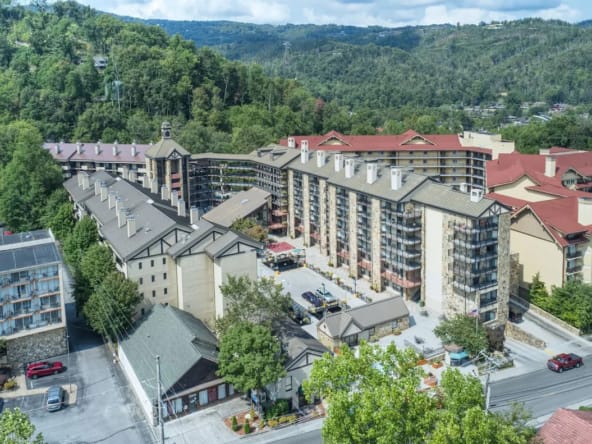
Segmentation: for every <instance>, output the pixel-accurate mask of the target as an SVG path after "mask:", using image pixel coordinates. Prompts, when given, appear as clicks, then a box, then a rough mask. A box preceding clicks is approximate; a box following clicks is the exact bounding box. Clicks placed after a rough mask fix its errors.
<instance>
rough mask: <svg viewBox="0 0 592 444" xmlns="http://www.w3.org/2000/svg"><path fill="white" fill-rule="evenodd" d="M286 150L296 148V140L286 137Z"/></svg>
mask: <svg viewBox="0 0 592 444" xmlns="http://www.w3.org/2000/svg"><path fill="white" fill-rule="evenodd" d="M288 148H296V139H294V138H293V137H288Z"/></svg>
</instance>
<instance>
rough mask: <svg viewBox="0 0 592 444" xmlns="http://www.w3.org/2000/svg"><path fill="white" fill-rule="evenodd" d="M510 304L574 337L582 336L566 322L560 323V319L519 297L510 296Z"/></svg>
mask: <svg viewBox="0 0 592 444" xmlns="http://www.w3.org/2000/svg"><path fill="white" fill-rule="evenodd" d="M510 302H511V303H513V304H514V305H516V306H517V307H520V308H522V309H524V310H526V311H528V312H529V314H530V315H533V316H538V317H541V318H543V319H544V320H546V321H548V322H550V323H552V324H555V325H557V326H559V327H561V328H562V329H564V330H567V331H568V332H569V333H571V334H572V335H576V336H581V335H582V332H581V331H580V330H579V329H577V328H576V327H573V326H571V325H569V324H568V323H567V322H565V321H562V320H561V319H559V318H558V317H556V316H553V315H552V314H551V313H549V312H546V311H545V310H543V309H542V308H539V307H537V306H536V305H533V304H531V303H530V302H528V301H527V300H526V299H522V298H521V297H519V296H512V298H511V300H510Z"/></svg>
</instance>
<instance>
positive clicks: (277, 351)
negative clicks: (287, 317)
mask: <svg viewBox="0 0 592 444" xmlns="http://www.w3.org/2000/svg"><path fill="white" fill-rule="evenodd" d="M285 374H286V370H285V368H284V357H283V354H282V347H281V344H280V341H279V340H278V339H277V338H276V337H274V336H273V334H272V333H271V329H270V328H269V327H267V326H265V325H260V324H253V323H251V322H245V321H241V322H238V323H234V324H233V325H231V326H230V327H229V328H228V329H227V330H226V331H225V333H224V334H223V335H222V336H221V338H220V352H219V353H218V376H220V377H222V378H224V379H225V380H226V381H228V382H230V383H231V384H233V385H234V386H235V387H236V388H237V390H239V391H241V392H244V393H246V392H248V391H249V390H257V391H258V390H261V389H263V388H264V387H265V386H266V385H268V384H271V383H273V382H276V381H277V380H278V379H279V378H281V377H283V376H284V375H285Z"/></svg>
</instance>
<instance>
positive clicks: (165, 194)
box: [160, 184, 169, 200]
mask: <svg viewBox="0 0 592 444" xmlns="http://www.w3.org/2000/svg"><path fill="white" fill-rule="evenodd" d="M160 198H161V199H162V200H169V189H168V188H167V186H166V185H165V184H162V186H161V187H160Z"/></svg>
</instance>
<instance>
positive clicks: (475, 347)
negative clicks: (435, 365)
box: [434, 314, 488, 355]
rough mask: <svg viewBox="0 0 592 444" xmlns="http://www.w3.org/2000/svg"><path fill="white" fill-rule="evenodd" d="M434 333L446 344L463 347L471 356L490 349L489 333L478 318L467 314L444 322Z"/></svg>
mask: <svg viewBox="0 0 592 444" xmlns="http://www.w3.org/2000/svg"><path fill="white" fill-rule="evenodd" d="M434 333H435V334H436V336H438V337H439V338H440V339H441V340H442V342H443V343H444V344H456V345H460V346H461V347H463V348H464V349H465V350H466V352H467V353H469V354H470V355H476V354H477V353H479V352H480V351H481V350H487V349H488V343H487V332H486V331H485V328H484V327H483V326H482V325H481V323H479V321H478V318H475V317H471V316H467V315H465V314H459V315H456V316H454V317H452V318H450V319H446V320H444V321H442V322H441V323H440V324H439V325H438V326H437V327H436V328H434Z"/></svg>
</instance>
